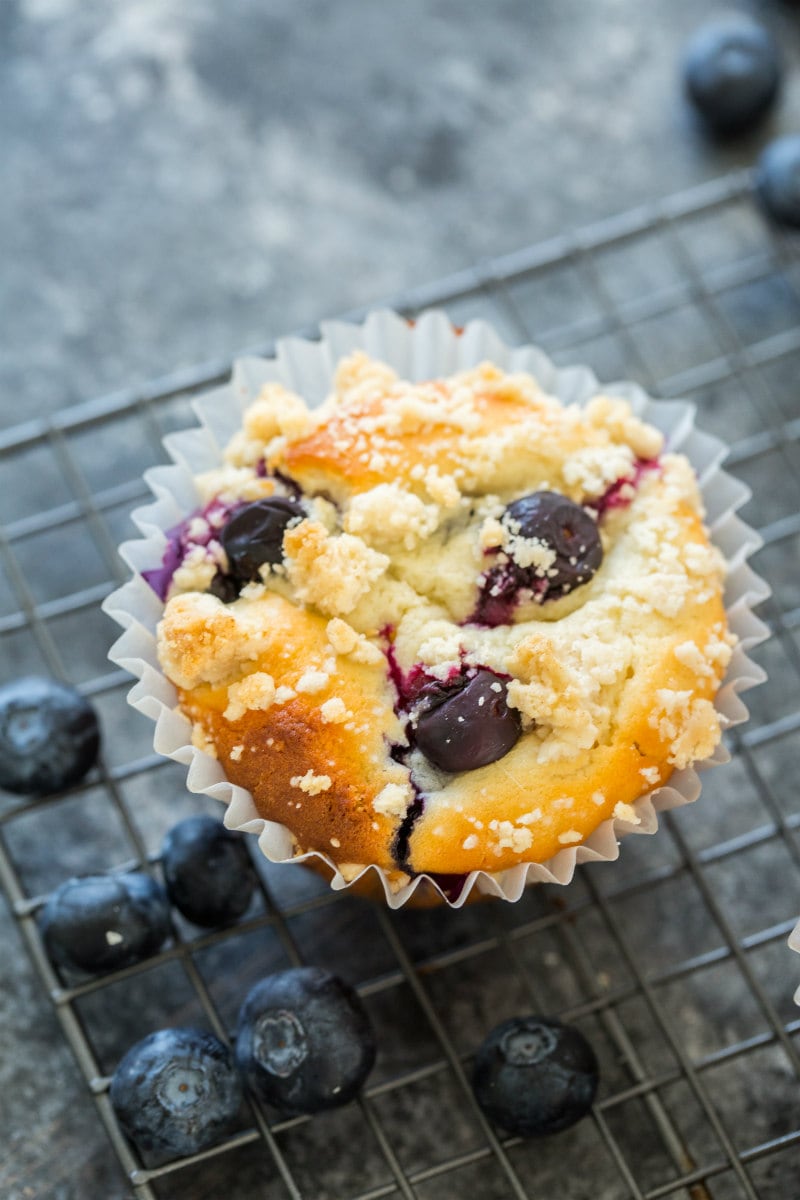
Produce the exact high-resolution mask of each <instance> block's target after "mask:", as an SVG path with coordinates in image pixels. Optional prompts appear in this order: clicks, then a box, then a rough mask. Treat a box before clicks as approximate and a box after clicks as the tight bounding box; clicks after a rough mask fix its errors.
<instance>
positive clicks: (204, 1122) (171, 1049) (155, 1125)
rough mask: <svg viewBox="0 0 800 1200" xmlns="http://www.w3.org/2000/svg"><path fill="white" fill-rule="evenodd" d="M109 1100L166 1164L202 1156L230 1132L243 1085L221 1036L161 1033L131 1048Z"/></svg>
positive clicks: (133, 1134)
mask: <svg viewBox="0 0 800 1200" xmlns="http://www.w3.org/2000/svg"><path fill="white" fill-rule="evenodd" d="M109 1096H110V1099H111V1103H112V1105H113V1107H114V1111H115V1112H116V1114H117V1118H118V1120H119V1123H120V1125H121V1126H122V1128H123V1129H124V1130H125V1132H126V1133H127V1134H128V1136H129V1137H130V1138H131V1139H132V1140H133V1141H134V1142H135V1143H136V1145H137V1146H138V1147H139V1149H140V1150H143V1151H145V1152H147V1153H149V1154H151V1155H153V1156H154V1157H155V1158H156V1159H157V1160H159V1161H162V1160H164V1159H169V1158H177V1157H183V1156H184V1155H187V1154H196V1153H198V1151H200V1150H204V1149H205V1148H206V1147H207V1146H210V1145H212V1143H214V1142H216V1141H217V1140H218V1139H219V1138H220V1137H221V1136H222V1135H223V1134H224V1133H226V1132H227V1131H228V1129H230V1127H231V1125H232V1123H233V1120H234V1118H235V1116H236V1114H237V1112H238V1111H239V1105H240V1104H241V1099H242V1086H241V1083H240V1081H239V1077H238V1075H237V1073H236V1068H235V1066H234V1063H233V1056H232V1054H231V1052H230V1050H229V1049H228V1047H227V1046H225V1045H223V1043H222V1042H221V1041H220V1040H219V1038H216V1037H214V1035H213V1034H211V1033H206V1032H205V1030H202V1029H191V1028H188V1029H160V1030H159V1031H158V1032H157V1033H151V1034H150V1036H149V1037H146V1038H143V1039H142V1041H141V1042H137V1043H136V1045H135V1046H132V1047H131V1049H130V1050H129V1051H128V1053H127V1054H126V1055H125V1057H124V1058H123V1059H122V1061H121V1062H120V1064H119V1065H118V1067H117V1069H116V1071H115V1072H114V1075H113V1078H112V1080H111V1088H110V1091H109Z"/></svg>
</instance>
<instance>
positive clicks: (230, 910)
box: [161, 816, 256, 927]
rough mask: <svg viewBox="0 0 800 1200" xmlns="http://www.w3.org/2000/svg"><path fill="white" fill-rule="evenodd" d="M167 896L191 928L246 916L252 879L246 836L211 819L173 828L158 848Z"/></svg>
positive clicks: (197, 819) (196, 819) (188, 821)
mask: <svg viewBox="0 0 800 1200" xmlns="http://www.w3.org/2000/svg"><path fill="white" fill-rule="evenodd" d="M161 866H162V868H163V870H164V881H165V883H166V885H167V895H168V896H169V898H170V900H171V901H172V903H173V904H174V905H175V907H176V908H177V909H180V911H181V912H182V913H183V915H184V916H185V917H187V918H188V920H190V921H193V922H194V924H195V925H203V926H207V927H213V926H215V925H227V924H228V923H229V922H230V921H235V920H236V919H237V917H240V916H241V915H242V913H243V912H245V911H246V910H247V908H248V906H249V904H250V901H251V899H252V896H253V889H254V888H255V885H256V875H255V870H254V868H253V863H252V861H251V859H250V855H249V854H248V853H247V846H246V845H245V841H244V838H243V836H242V835H241V834H239V833H232V832H231V831H230V830H229V829H226V828H225V826H224V825H223V824H222V823H221V822H220V821H217V820H215V819H214V817H207V816H199V817H187V818H186V820H185V821H179V822H178V824H177V825H173V827H172V829H170V831H169V833H168V834H167V836H166V837H165V839H164V844H163V846H162V848H161Z"/></svg>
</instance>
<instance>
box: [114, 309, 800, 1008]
mask: <svg viewBox="0 0 800 1200" xmlns="http://www.w3.org/2000/svg"><path fill="white" fill-rule="evenodd" d="M357 348H362V349H364V350H366V351H367V352H368V353H369V354H370V355H372V356H373V357H376V358H380V359H382V360H384V361H386V362H388V363H389V365H390V366H392V367H393V368H394V369H395V370H396V371H397V372H398V374H399V375H401V376H402V377H405V378H410V379H412V380H421V379H425V378H432V377H435V376H441V375H446V374H450V373H453V372H455V371H458V370H462V369H464V368H466V367H469V366H473V365H476V364H477V363H479V362H481V361H482V360H484V359H490V360H491V361H493V362H495V363H496V364H497V365H498V366H500V367H501V368H504V369H506V370H512V371H527V372H529V373H530V374H532V375H534V377H535V378H536V379H537V380H538V382H539V383H540V385H541V386H542V388H543V389H544V390H546V391H549V392H551V393H552V394H554V395H556V396H557V397H558V398H559V399H560V400H561V402H562V403H564V404H570V403H578V404H580V403H583V402H585V401H586V400H587V399H589V397H590V396H592V395H593V394H596V392H597V391H598V390H602V391H603V392H604V393H605V394H608V395H612V396H619V397H621V398H623V399H625V400H627V401H628V402H629V403H630V405H631V407H632V409H633V411H634V412H635V413H636V414H637V415H638V416H640V417H642V418H643V419H644V420H646V421H648V422H650V423H651V424H653V425H655V426H656V427H657V428H659V429H660V430H661V431H662V433H664V435H665V437H666V439H667V442H668V445H669V448H670V449H671V450H680V451H681V452H682V453H684V454H686V456H687V457H688V458H689V460H690V461H691V463H692V465H693V467H694V469H695V471H696V473H697V476H698V480H699V483H700V487H701V491H702V495H703V502H704V504H705V507H706V512H707V522H708V526H709V529H710V533H711V537H712V540H713V542H714V543H715V544H716V545H717V546H718V547H719V549H720V550H721V551H722V553H723V554H724V556H725V559H726V562H727V565H728V574H727V579H726V587H725V606H726V612H727V616H728V621H729V624H730V628H731V629H732V631H733V632H734V633H735V634H736V635H737V638H738V644H737V646H736V648H735V650H734V654H733V658H732V660H731V663H730V666H729V668H728V672H727V675H726V677H725V680H724V681H723V683H722V686H721V688H720V690H719V692H718V693H717V696H716V699H715V707H716V709H717V711H718V712H719V713H720V714H721V715H722V717H723V724H724V726H725V728H726V729H727V728H731V727H732V726H734V725H739V724H741V723H742V722H744V721H746V720H747V718H748V711H747V708H746V706H745V704H744V703H743V701H742V700H741V697H740V693H742V692H745V691H747V690H748V689H750V688H752V687H754V686H756V685H757V684H759V683H762V682H763V681H764V679H765V678H766V676H765V673H764V671H763V670H762V669H761V667H759V666H758V665H756V664H755V663H753V662H752V661H751V660H750V659H749V658H748V657H747V651H748V650H749V649H750V648H752V647H753V646H755V645H757V644H758V643H759V642H762V641H763V640H764V639H765V638H766V637H767V636H768V632H769V631H768V629H767V627H766V626H765V625H764V623H763V622H762V621H761V620H759V618H758V617H756V616H755V615H754V614H753V612H752V611H751V610H752V608H753V607H754V606H755V605H757V604H760V603H761V602H762V601H763V600H765V599H766V598H767V596H768V595H769V588H768V587H767V585H766V584H765V583H764V581H763V580H762V579H760V577H759V576H758V575H756V574H755V572H754V571H752V570H751V568H750V567H749V566H748V564H747V561H746V560H747V558H748V557H749V555H750V554H752V553H753V552H754V551H755V550H756V549H758V547H759V545H760V539H759V536H758V534H757V533H755V531H754V530H752V529H751V528H750V527H749V526H747V525H746V524H745V523H744V522H743V521H741V520H740V519H739V518H738V517H737V516H736V510H737V509H738V508H740V507H741V506H742V505H743V504H744V503H745V502H746V500H747V499H748V497H749V495H750V492H749V489H748V488H747V487H746V486H745V485H744V484H742V483H740V482H739V481H738V480H736V479H734V478H733V477H732V476H730V475H728V474H726V473H725V472H724V471H723V470H722V469H721V467H720V463H721V461H722V459H723V458H724V456H725V453H726V448H725V446H724V444H723V443H722V442H721V441H720V440H719V439H717V438H715V437H712V436H711V435H709V434H706V433H702V432H700V431H699V430H697V429H695V428H694V407H693V406H692V405H691V404H689V403H686V402H684V401H656V400H651V399H650V398H649V397H648V396H647V395H646V393H645V392H644V391H643V390H642V389H641V388H640V387H639V386H638V385H636V384H633V383H628V382H625V383H612V384H608V385H603V386H602V389H601V388H600V384H599V383H598V381H597V380H596V378H595V376H594V375H593V373H592V372H591V371H590V370H588V368H586V367H569V368H565V369H559V368H557V367H555V365H554V364H553V363H552V362H551V361H550V360H549V359H548V358H547V357H546V355H544V354H543V352H542V351H541V350H538V349H537V348H535V347H532V346H523V347H518V348H513V349H512V348H509V347H507V346H506V345H505V344H504V343H503V342H502V341H501V339H500V338H499V337H498V335H497V334H496V332H495V331H494V330H493V329H492V328H491V326H489V325H488V324H487V323H486V322H484V321H473V322H470V324H468V325H467V326H466V327H465V328H464V329H463V330H462V331H461V332H460V333H457V332H456V331H455V330H454V329H453V327H452V325H451V323H450V321H449V319H448V317H447V316H446V315H445V314H444V313H442V312H437V311H432V312H427V313H425V314H423V315H422V316H421V317H420V318H418V320H417V321H416V322H415V323H414V324H413V325H410V324H409V323H408V322H407V321H406V320H405V319H404V318H402V317H400V316H398V315H397V314H396V313H393V312H391V311H388V310H385V311H380V312H375V313H372V314H371V315H370V316H369V317H368V318H367V319H366V320H365V321H364V322H363V324H360V325H354V324H346V323H344V322H331V323H328V324H323V326H322V338H321V340H320V341H318V342H312V341H306V340H304V339H300V338H286V339H284V340H282V341H280V342H279V343H278V345H277V350H276V356H275V358H274V359H256V358H245V359H240V360H238V361H237V362H236V363H235V364H234V369H233V374H232V378H231V381H230V383H229V384H227V385H225V386H223V387H219V388H216V389H214V390H213V391H211V392H208V393H206V394H204V395H203V396H201V397H199V398H198V400H196V401H195V402H194V408H195V411H196V412H197V414H198V417H199V418H200V421H201V425H200V426H199V427H197V428H195V429H191V430H186V431H183V432H181V433H176V434H171V435H169V436H168V437H167V438H165V439H164V444H165V446H166V448H167V450H168V452H169V454H170V457H171V458H172V459H173V465H171V466H163V467H154V468H153V469H152V470H150V471H148V472H146V474H145V479H146V482H147V483H148V486H149V487H150V489H151V491H152V492H153V495H154V497H155V500H154V502H153V503H151V504H149V505H146V506H145V507H143V508H139V509H137V510H136V512H134V514H133V520H134V522H135V524H136V526H137V528H138V529H139V530H140V532H141V534H142V537H141V538H140V539H138V540H136V541H131V542H127V543H125V544H124V545H123V546H122V547H121V550H120V552H121V554H122V557H123V558H124V560H125V561H126V563H127V564H128V565H129V566H130V567H131V569H132V570H133V571H134V576H133V578H132V579H131V580H130V581H129V582H128V583H126V584H125V585H124V586H123V587H121V588H119V589H118V590H117V591H116V592H114V593H112V595H110V596H109V597H108V598H107V599H106V601H105V602H104V605H103V608H104V610H105V612H107V613H108V614H109V615H110V616H111V617H112V618H113V619H114V620H115V621H116V622H117V623H118V624H120V625H121V626H122V627H123V628H124V630H125V632H124V633H123V634H122V636H121V637H120V638H119V639H118V640H117V642H116V643H115V644H114V646H112V648H111V651H110V653H109V657H110V658H111V660H112V661H113V662H114V663H116V664H117V665H118V666H120V667H122V668H124V669H125V670H127V671H129V672H130V673H131V674H132V675H134V676H136V677H137V678H138V681H139V682H138V683H136V684H135V686H134V687H133V688H132V689H131V691H130V693H129V695H128V702H129V703H130V704H131V705H132V707H134V708H135V709H137V711H139V712H141V713H144V714H145V715H146V716H148V717H150V718H151V719H152V720H154V721H155V723H156V728H155V735H154V748H155V750H156V752H157V753H159V754H163V755H165V756H166V757H168V758H171V759H173V760H174V761H176V762H180V763H183V764H184V765H185V766H187V768H188V774H187V787H188V788H189V790H190V791H192V792H198V793H202V794H204V795H208V796H211V797H213V798H214V799H216V800H219V801H221V802H222V803H223V804H225V805H226V806H227V811H226V814H225V824H226V825H227V826H228V827H229V828H231V829H238V830H242V831H245V832H248V833H252V834H256V835H258V842H259V846H260V848H261V850H262V852H263V853H264V855H265V857H266V858H268V859H269V860H270V861H272V862H276V863H279V862H294V863H302V862H308V861H309V860H312V859H316V860H318V862H321V863H325V864H326V865H327V867H328V868H329V870H330V872H331V874H332V878H331V882H330V886H331V887H332V889H333V890H341V889H343V888H347V887H348V886H350V885H351V884H353V883H355V882H356V881H358V880H360V879H362V878H363V877H364V876H366V875H367V874H369V873H374V875H375V876H376V877H377V878H378V880H379V881H380V883H381V884H382V885H383V890H384V894H385V897H386V902H387V904H388V905H389V907H391V908H400V907H402V906H403V905H404V904H405V903H406V902H407V901H408V900H409V899H410V898H411V897H412V896H413V895H414V893H415V892H416V891H417V889H418V888H419V887H420V886H421V884H422V881H423V880H427V881H428V883H429V884H432V885H433V887H434V888H435V889H436V891H437V892H439V894H440V895H441V896H442V899H443V901H444V902H446V903H447V904H448V905H450V906H451V907H454V908H459V907H461V906H462V905H463V904H464V903H465V902H466V900H467V898H468V896H469V895H470V893H471V892H472V891H473V890H475V891H477V892H479V893H482V894H484V895H489V896H496V897H499V898H502V899H505V900H507V901H512V902H513V901H516V900H518V899H519V898H520V896H521V895H522V893H523V891H524V889H525V887H526V886H527V885H528V884H530V883H534V882H546V883H558V884H567V883H569V882H570V880H571V879H572V876H573V874H574V871H575V867H576V865H577V864H579V863H582V862H610V861H613V860H615V859H616V858H617V857H618V856H619V841H620V839H621V838H622V837H625V836H627V835H628V834H632V833H636V834H652V833H655V831H656V829H657V828H658V815H657V814H658V813H659V812H663V811H666V810H667V809H671V808H676V807H679V806H681V805H684V804H690V803H692V802H693V801H694V800H696V799H697V797H698V796H699V794H700V790H701V783H700V778H699V775H698V770H703V769H705V768H706V767H709V766H714V765H717V764H719V763H723V762H726V761H727V760H728V758H729V755H728V752H727V750H726V749H725V747H724V745H723V744H720V745H719V746H718V747H717V749H716V751H715V753H714V754H713V755H712V756H711V758H709V759H707V760H705V761H704V762H702V763H697V764H695V766H694V767H689V768H686V769H684V770H679V771H675V772H673V774H672V776H671V777H670V780H669V783H668V784H666V785H664V786H662V787H659V788H656V789H654V790H653V791H652V792H650V793H647V794H646V795H644V796H641V797H639V799H638V800H637V801H635V803H634V808H635V811H636V818H637V823H636V824H634V823H629V822H626V821H623V820H619V819H617V818H611V819H609V820H606V821H603V822H602V823H601V824H600V825H599V826H598V828H597V829H596V830H595V831H594V832H593V833H592V834H591V836H590V837H589V838H587V840H586V841H585V842H583V843H582V844H581V845H579V846H573V847H565V849H563V850H561V851H559V853H558V854H556V855H554V856H553V857H552V858H551V859H549V860H548V861H547V862H545V863H527V864H526V863H522V864H519V865H518V866H515V867H512V868H509V869H507V870H505V871H501V872H495V873H489V872H486V871H473V872H471V873H470V874H469V875H468V876H467V877H466V882H465V884H464V886H463V887H462V889H461V891H460V893H459V895H458V898H457V899H456V900H450V899H449V898H448V897H446V896H445V895H444V893H443V892H442V891H441V888H439V886H438V884H437V883H436V882H435V881H434V880H431V879H430V877H429V876H426V875H420V876H418V877H416V878H414V879H412V880H410V881H408V882H405V883H403V882H400V881H398V878H397V876H398V874H399V873H398V872H394V873H391V872H385V871H383V870H382V869H380V868H378V867H376V866H374V865H369V864H368V865H365V866H363V867H362V866H360V865H359V866H356V865H351V869H347V867H346V865H345V864H342V867H343V868H344V873H343V870H342V869H340V868H339V867H337V865H336V864H335V863H333V861H332V860H331V859H330V858H329V857H328V856H327V855H325V854H321V853H319V852H317V851H311V852H309V853H306V854H296V853H294V843H293V838H292V835H291V833H290V831H289V830H288V829H287V828H286V827H285V826H283V825H280V824H278V823H277V822H274V821H267V820H265V819H264V818H263V817H260V816H259V815H258V813H257V811H256V809H255V806H254V803H253V800H252V797H251V795H250V793H249V792H248V791H246V790H245V789H244V788H241V787H238V786H236V785H234V784H231V783H230V782H228V780H227V779H226V778H225V775H224V772H223V770H222V767H221V766H220V764H219V763H218V762H217V760H216V759H214V758H212V757H210V756H209V755H208V754H206V753H205V752H204V751H202V750H200V749H198V748H196V747H195V746H193V745H192V744H191V734H192V730H191V723H190V722H189V720H188V718H186V717H185V716H184V715H183V714H182V713H181V712H179V711H178V710H177V709H176V703H177V697H176V692H175V689H174V687H173V685H172V684H171V683H170V682H169V681H168V680H167V679H166V678H165V677H164V675H163V673H162V671H161V668H160V666H159V663H158V657H157V653H156V635H155V630H156V625H157V623H158V621H159V619H160V617H161V613H162V610H163V604H162V602H161V601H160V600H159V599H158V597H157V596H156V595H155V593H154V592H153V591H152V590H151V588H150V587H149V585H148V584H147V583H146V582H145V580H144V579H143V578H142V576H141V574H140V572H142V571H144V570H146V569H148V568H152V567H154V566H158V565H159V564H160V562H161V557H162V554H163V551H164V547H165V544H166V534H165V531H166V530H168V529H170V528H171V527H172V526H174V525H175V524H177V523H178V522H179V521H180V520H181V519H182V518H183V517H184V516H185V515H186V514H187V513H188V512H190V511H191V510H192V509H193V508H195V507H196V505H197V493H196V490H195V483H194V479H193V476H194V474H195V473H199V472H201V471H204V470H208V469H209V468H211V467H214V466H217V465H218V464H219V462H220V461H221V457H222V451H223V448H224V446H225V444H226V443H227V441H228V440H229V438H230V437H231V436H232V435H233V433H234V432H235V431H236V429H238V427H239V424H240V420H241V414H242V411H243V410H244V408H245V407H246V406H247V404H249V403H250V401H251V400H252V399H254V398H255V396H256V395H257V393H258V391H259V390H260V389H261V387H262V386H263V384H264V383H266V382H269V381H278V382H281V383H283V384H285V385H286V386H287V387H289V388H291V389H292V390H294V391H296V392H299V393H300V394H302V395H304V396H305V397H306V400H307V402H308V403H309V404H310V405H311V406H314V405H316V404H319V403H321V402H322V400H324V398H325V396H326V395H327V393H328V390H329V388H330V384H331V379H332V374H333V370H334V366H335V364H336V362H337V361H338V359H339V358H341V357H342V356H343V355H345V354H348V353H350V352H351V351H352V350H354V349H357ZM404 878H405V879H407V876H406V877H404ZM793 938H794V941H793V943H792V944H793V948H794V949H797V950H798V951H799V952H800V925H799V926H798V930H796V931H795V934H794V935H793ZM797 998H798V1003H800V990H799V991H798V997H797Z"/></svg>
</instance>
